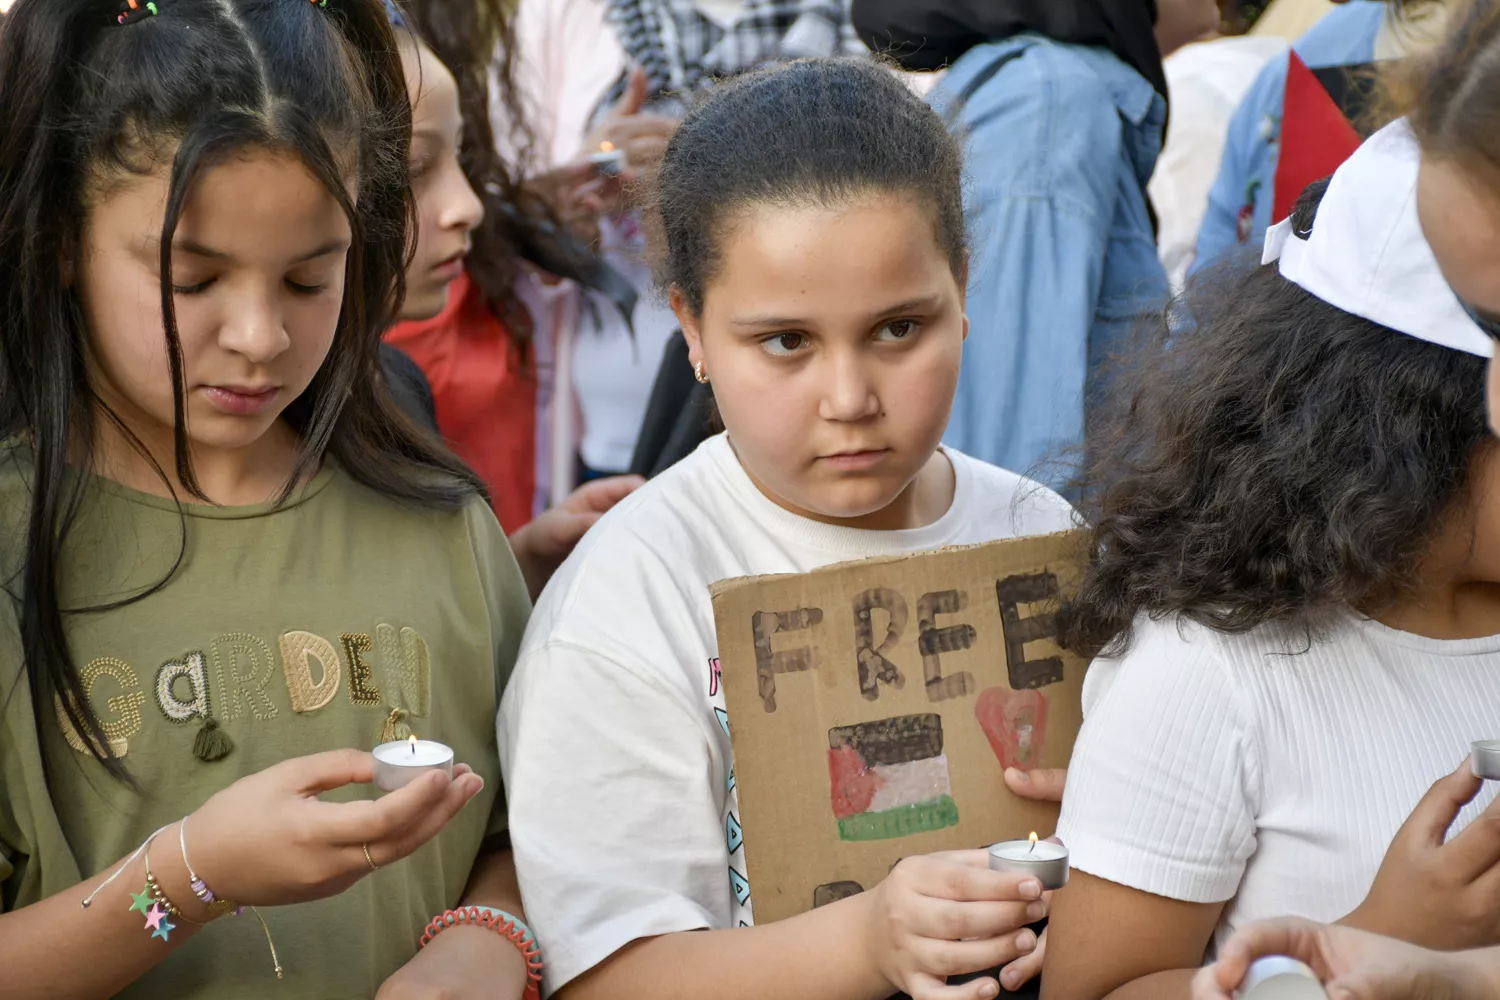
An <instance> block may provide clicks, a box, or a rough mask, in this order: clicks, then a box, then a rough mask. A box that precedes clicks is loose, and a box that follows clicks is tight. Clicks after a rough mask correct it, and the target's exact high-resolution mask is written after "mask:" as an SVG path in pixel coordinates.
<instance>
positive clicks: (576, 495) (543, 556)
mask: <svg viewBox="0 0 1500 1000" xmlns="http://www.w3.org/2000/svg"><path fill="white" fill-rule="evenodd" d="M645 482H646V481H645V480H644V479H642V478H641V477H640V476H614V477H611V478H609V479H596V480H594V481H593V482H591V483H584V484H583V485H582V486H580V487H578V489H576V490H574V491H573V492H572V493H570V494H568V498H567V499H566V500H564V501H563V502H562V503H560V504H558V505H557V506H556V507H553V508H551V509H549V510H546V511H544V512H543V513H542V514H541V515H540V516H539V517H538V518H537V519H536V520H535V521H532V522H531V523H530V524H528V525H526V526H525V527H523V528H521V529H519V530H518V531H517V532H516V533H515V534H513V535H511V536H510V548H511V551H512V552H514V553H515V556H516V562H517V563H519V564H520V565H521V575H522V576H524V577H525V578H526V589H527V590H529V591H531V599H532V600H536V599H537V597H538V596H540V595H541V593H542V588H543V587H545V586H547V581H548V580H550V579H552V574H553V573H555V572H557V567H559V566H561V565H562V563H563V560H564V559H566V558H568V556H569V555H571V554H572V552H573V549H574V547H575V546H576V545H577V544H578V543H579V541H580V540H582V538H583V536H584V534H585V533H586V532H587V531H588V530H589V529H590V528H592V527H593V526H594V522H595V521H598V520H599V518H601V517H603V516H604V515H605V514H606V513H608V511H609V509H610V508H611V507H613V506H614V505H615V504H617V503H619V502H620V501H621V500H624V499H625V498H626V497H628V496H629V495H630V494H632V493H634V492H635V491H636V490H638V489H640V488H641V487H642V486H643V485H645Z"/></svg>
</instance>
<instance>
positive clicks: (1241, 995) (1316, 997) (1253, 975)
mask: <svg viewBox="0 0 1500 1000" xmlns="http://www.w3.org/2000/svg"><path fill="white" fill-rule="evenodd" d="M1234 997H1235V1000H1328V994H1327V993H1326V992H1324V990H1323V984H1322V983H1320V982H1318V977H1317V976H1315V975H1313V970H1311V969H1309V968H1308V967H1307V966H1305V965H1303V964H1302V963H1301V962H1299V961H1297V960H1296V959H1295V958H1288V957H1287V956H1285V955H1267V956H1266V957H1265V958H1257V959H1256V960H1255V961H1253V962H1251V963H1250V970H1249V971H1248V972H1246V973H1245V979H1244V981H1243V982H1241V983H1240V988H1239V989H1238V990H1236V991H1235V994H1234Z"/></svg>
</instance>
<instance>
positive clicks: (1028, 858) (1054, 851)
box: [990, 833, 1068, 889]
mask: <svg viewBox="0 0 1500 1000" xmlns="http://www.w3.org/2000/svg"><path fill="white" fill-rule="evenodd" d="M990 870H991V871H996V872H1015V873H1017V874H1019V875H1033V876H1035V877H1036V878H1037V880H1038V881H1040V882H1041V883H1042V888H1043V889H1061V888H1062V887H1063V886H1065V885H1067V884H1068V849H1067V848H1066V847H1064V846H1063V845H1061V844H1054V843H1052V842H1051V841H1050V840H1037V838H1036V834H1035V833H1033V834H1032V835H1031V838H1030V839H1029V840H1005V841H1001V842H1000V843H998V844H996V845H995V846H993V847H991V848H990Z"/></svg>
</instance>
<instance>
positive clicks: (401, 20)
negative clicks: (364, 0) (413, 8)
mask: <svg viewBox="0 0 1500 1000" xmlns="http://www.w3.org/2000/svg"><path fill="white" fill-rule="evenodd" d="M385 16H386V19H387V20H388V21H390V22H391V27H393V28H404V27H406V15H405V14H403V13H401V8H400V7H397V6H396V4H395V0H385Z"/></svg>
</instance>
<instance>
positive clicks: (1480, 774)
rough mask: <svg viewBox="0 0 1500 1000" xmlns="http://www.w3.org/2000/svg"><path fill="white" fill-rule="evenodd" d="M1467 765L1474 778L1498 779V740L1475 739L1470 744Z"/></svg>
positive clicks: (1499, 744) (1499, 771)
mask: <svg viewBox="0 0 1500 1000" xmlns="http://www.w3.org/2000/svg"><path fill="white" fill-rule="evenodd" d="M1469 767H1470V768H1471V769H1472V771H1473V773H1474V777H1476V778H1484V779H1485V780H1486V781H1496V780H1500V740H1477V741H1475V742H1474V743H1472V744H1470V745H1469Z"/></svg>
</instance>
